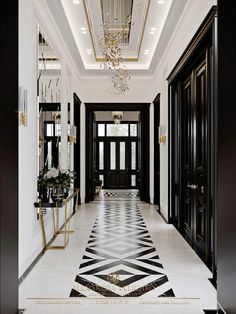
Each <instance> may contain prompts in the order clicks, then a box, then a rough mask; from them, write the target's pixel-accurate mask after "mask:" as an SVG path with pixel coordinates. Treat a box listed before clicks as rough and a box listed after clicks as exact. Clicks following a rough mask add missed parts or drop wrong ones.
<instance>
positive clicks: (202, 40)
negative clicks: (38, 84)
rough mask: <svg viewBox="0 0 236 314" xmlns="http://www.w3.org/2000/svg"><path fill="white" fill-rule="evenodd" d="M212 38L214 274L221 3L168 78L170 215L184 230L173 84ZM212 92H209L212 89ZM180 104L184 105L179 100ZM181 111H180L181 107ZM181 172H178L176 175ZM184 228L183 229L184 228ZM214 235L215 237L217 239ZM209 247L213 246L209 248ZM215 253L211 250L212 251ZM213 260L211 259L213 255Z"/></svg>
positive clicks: (210, 157)
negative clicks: (179, 218) (179, 217)
mask: <svg viewBox="0 0 236 314" xmlns="http://www.w3.org/2000/svg"><path fill="white" fill-rule="evenodd" d="M209 40H211V47H212V48H211V60H212V63H211V73H209V74H210V75H211V86H209V88H210V91H209V92H210V95H211V97H210V98H211V99H210V102H209V112H208V115H209V124H210V125H209V128H208V130H209V140H210V142H211V143H212V144H213V145H212V147H211V150H210V152H209V155H208V161H209V165H210V166H209V167H208V168H209V169H208V186H209V190H208V204H209V207H210V209H209V210H210V215H211V221H210V222H209V228H210V229H209V232H210V235H209V240H208V246H209V247H211V249H212V253H213V256H212V261H211V262H210V264H208V263H207V266H208V267H209V268H210V269H211V270H212V272H213V274H214V276H216V243H215V242H216V223H217V222H216V197H217V190H216V188H217V183H216V181H217V180H216V179H217V177H216V166H217V154H216V152H217V106H216V105H217V7H216V6H213V7H212V8H211V10H210V11H209V13H208V14H207V16H206V18H205V19H204V21H203V23H202V24H201V26H200V27H199V29H198V31H197V32H196V34H195V35H194V37H193V39H192V41H191V42H190V44H189V45H188V47H187V48H186V50H185V51H184V53H183V55H182V56H181V57H180V59H179V61H178V62H177V64H176V66H175V67H174V69H173V70H172V72H171V74H170V75H169V77H168V78H167V80H168V84H169V95H168V96H169V101H168V134H169V141H168V177H169V184H168V219H169V222H171V223H173V224H174V225H175V226H176V228H177V229H178V230H180V225H179V222H176V221H174V220H173V208H174V206H175V191H176V189H177V190H178V191H179V193H180V194H181V186H177V185H176V184H175V182H174V179H175V177H177V181H178V182H181V173H180V171H179V170H178V169H179V163H180V160H181V149H179V150H178V152H177V156H176V155H174V145H175V137H174V134H175V132H177V131H178V130H177V129H176V130H175V129H174V125H175V119H176V121H177V125H179V124H180V122H181V115H180V114H177V116H175V114H174V107H173V105H174V99H173V85H174V84H175V83H176V81H177V80H178V77H179V75H180V74H181V73H183V72H184V71H186V70H187V69H188V68H189V67H191V64H192V62H193V60H195V59H196V57H197V56H198V54H199V52H200V51H202V49H203V48H204V47H205V46H206V44H207V42H209ZM208 94H209V93H208ZM177 106H180V103H178V105H177ZM178 112H180V111H179V110H178ZM177 141H178V146H179V147H180V146H181V136H178V139H177ZM176 174H177V175H176ZM180 231H181V230H180ZM213 239H214V240H213ZM208 251H209V250H208ZM208 254H211V252H208ZM208 258H209V261H210V260H211V258H210V256H208V257H207V259H208Z"/></svg>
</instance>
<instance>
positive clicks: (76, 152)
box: [73, 93, 81, 203]
mask: <svg viewBox="0 0 236 314" xmlns="http://www.w3.org/2000/svg"><path fill="white" fill-rule="evenodd" d="M73 96H74V125H75V126H76V143H75V144H74V171H75V173H76V177H75V181H74V186H75V188H80V142H81V139H80V105H81V101H80V99H79V98H78V96H77V95H76V94H75V93H74V95H73ZM79 203H80V197H79Z"/></svg>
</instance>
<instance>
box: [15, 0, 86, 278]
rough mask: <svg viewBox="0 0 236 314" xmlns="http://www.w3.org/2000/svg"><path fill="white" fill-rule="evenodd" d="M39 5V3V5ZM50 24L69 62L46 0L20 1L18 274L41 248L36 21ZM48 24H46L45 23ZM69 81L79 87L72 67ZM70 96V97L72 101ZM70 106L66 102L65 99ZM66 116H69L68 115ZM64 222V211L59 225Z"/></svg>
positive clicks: (48, 226) (49, 232) (51, 35)
mask: <svg viewBox="0 0 236 314" xmlns="http://www.w3.org/2000/svg"><path fill="white" fill-rule="evenodd" d="M37 6H38V7H37ZM38 22H40V24H42V26H48V28H49V30H48V29H47V30H48V35H49V38H50V39H51V38H53V39H54V40H52V43H53V47H54V49H55V47H56V48H57V46H58V47H61V50H58V52H59V56H60V58H61V59H63V60H64V62H65V63H66V64H67V65H68V67H70V69H73V66H71V65H70V60H69V59H68V56H67V54H66V52H65V51H63V43H62V42H61V41H60V37H59V36H58V34H56V31H55V28H54V26H53V25H52V24H50V23H51V22H50V16H48V15H47V12H46V11H44V7H43V1H38V0H37V1H33V0H21V1H19V85H20V86H22V87H23V88H25V89H27V91H28V124H27V126H26V127H23V126H19V277H20V276H22V274H23V273H24V272H25V271H26V269H27V268H28V267H29V266H30V264H31V263H32V261H33V260H34V259H35V258H36V256H37V255H38V254H39V253H40V252H41V250H42V235H41V228H40V224H39V221H38V220H37V215H36V209H35V208H34V202H35V201H37V175H38V134H39V133H38V109H37V108H38V100H37V75H38V74H37V57H38V56H37V24H38ZM45 28H47V27H45ZM70 72H71V77H70V80H69V81H68V83H69V84H70V85H71V90H70V95H67V96H68V98H69V99H70V100H71V99H72V96H71V94H72V91H75V92H77V94H78V95H80V92H79V91H78V83H77V78H76V74H75V73H74V72H73V71H72V70H70ZM70 100H69V101H70ZM66 107H67V103H66ZM66 120H67V119H66ZM51 219H52V216H51V212H48V214H46V215H45V224H46V234H47V238H48V240H49V239H51V237H52V235H53V230H52V224H51ZM62 222H63V216H62V211H61V215H60V225H61V224H62Z"/></svg>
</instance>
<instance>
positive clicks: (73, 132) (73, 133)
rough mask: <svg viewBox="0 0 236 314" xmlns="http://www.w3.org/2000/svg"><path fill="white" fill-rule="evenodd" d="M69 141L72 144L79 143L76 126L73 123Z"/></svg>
mask: <svg viewBox="0 0 236 314" xmlns="http://www.w3.org/2000/svg"><path fill="white" fill-rule="evenodd" d="M68 142H69V143H70V144H76V143H77V137H76V126H75V125H72V124H71V125H70V127H69V135H68Z"/></svg>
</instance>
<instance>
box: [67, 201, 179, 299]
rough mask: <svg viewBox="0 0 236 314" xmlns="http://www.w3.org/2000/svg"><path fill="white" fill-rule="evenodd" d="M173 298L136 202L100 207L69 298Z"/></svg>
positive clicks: (111, 203) (121, 202)
mask: <svg viewBox="0 0 236 314" xmlns="http://www.w3.org/2000/svg"><path fill="white" fill-rule="evenodd" d="M144 295H145V297H147V296H148V297H173V296H174V292H173V290H172V288H171V285H170V282H169V280H168V277H167V275H166V274H165V271H164V269H163V266H162V263H161V260H160V257H159V255H158V252H157V250H156V248H155V247H154V245H153V242H152V239H151V237H150V234H149V232H148V229H147V227H146V225H145V222H144V219H143V217H142V214H141V212H140V210H139V209H138V206H137V201H126V200H123V201H119V202H116V203H114V202H110V203H107V204H104V207H103V209H102V210H101V211H100V212H99V214H98V216H97V217H96V220H95V223H94V226H93V229H92V232H91V235H90V238H89V241H88V245H87V247H86V249H85V253H84V255H83V259H82V262H81V264H80V266H79V272H78V274H77V276H76V278H75V282H74V286H73V288H72V290H71V293H70V297H93V298H94V297H97V298H100V297H101V298H103V297H142V296H144Z"/></svg>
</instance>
